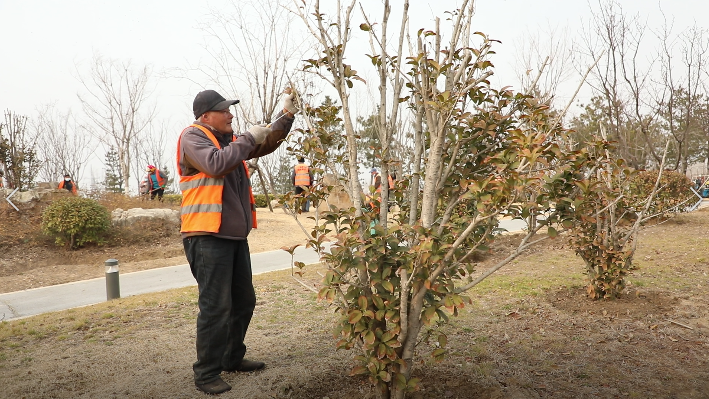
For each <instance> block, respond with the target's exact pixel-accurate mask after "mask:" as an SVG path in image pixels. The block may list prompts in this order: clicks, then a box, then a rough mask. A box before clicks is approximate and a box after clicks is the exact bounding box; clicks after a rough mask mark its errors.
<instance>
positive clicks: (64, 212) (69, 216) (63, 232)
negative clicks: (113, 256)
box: [42, 197, 111, 249]
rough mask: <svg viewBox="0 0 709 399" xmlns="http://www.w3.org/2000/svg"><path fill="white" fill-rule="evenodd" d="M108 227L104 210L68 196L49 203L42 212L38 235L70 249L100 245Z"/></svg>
mask: <svg viewBox="0 0 709 399" xmlns="http://www.w3.org/2000/svg"><path fill="white" fill-rule="evenodd" d="M110 227H111V214H110V213H109V212H108V210H107V209H106V207H104V206H103V205H101V204H99V203H98V202H97V201H95V200H93V199H90V198H81V197H69V198H62V199H60V200H58V201H55V202H53V203H52V204H51V205H49V206H48V207H47V209H45V210H44V213H42V232H44V234H46V235H48V236H51V237H53V238H54V242H55V243H56V244H57V245H61V246H67V247H69V248H70V249H74V248H79V247H81V246H83V245H84V244H88V243H96V244H101V243H103V237H104V235H105V234H106V233H107V232H108V229H109V228H110Z"/></svg>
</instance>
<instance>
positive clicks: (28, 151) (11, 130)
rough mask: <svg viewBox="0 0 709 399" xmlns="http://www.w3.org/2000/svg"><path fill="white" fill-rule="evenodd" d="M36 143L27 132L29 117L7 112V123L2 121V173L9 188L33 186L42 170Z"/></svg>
mask: <svg viewBox="0 0 709 399" xmlns="http://www.w3.org/2000/svg"><path fill="white" fill-rule="evenodd" d="M36 142H37V140H36V137H35V136H33V135H32V133H31V132H29V131H28V130H27V117H26V116H24V115H19V114H17V113H14V112H12V111H10V110H7V111H5V121H4V122H3V121H0V171H1V172H2V175H4V177H5V180H6V181H7V186H8V188H13V189H14V188H19V189H21V190H22V189H28V188H31V187H32V186H33V184H34V179H35V177H36V176H37V173H38V172H39V168H40V160H39V157H38V156H37V152H36V150H35V148H36ZM1 177H2V176H0V178H1Z"/></svg>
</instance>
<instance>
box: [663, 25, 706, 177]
mask: <svg viewBox="0 0 709 399" xmlns="http://www.w3.org/2000/svg"><path fill="white" fill-rule="evenodd" d="M660 39H661V41H662V44H661V55H660V58H661V70H662V73H661V75H662V78H661V83H662V87H663V89H664V90H663V96H662V98H661V99H659V100H658V104H657V107H658V109H659V112H660V114H661V115H662V118H663V121H664V122H665V124H666V129H667V135H668V136H669V139H670V140H671V141H672V143H673V144H674V146H673V147H674V148H673V151H672V152H671V154H672V155H673V158H674V159H673V161H674V165H673V169H674V170H678V171H681V172H682V173H686V172H687V167H688V164H689V160H690V158H696V157H698V156H700V154H702V153H703V146H701V141H700V140H697V137H696V136H698V135H703V133H702V129H701V126H700V121H699V120H697V116H698V114H699V113H700V108H701V107H702V106H703V105H704V104H703V103H704V101H703V98H702V97H703V96H704V95H705V93H704V91H703V88H704V84H705V80H704V79H705V76H706V73H707V71H706V67H707V61H709V60H708V59H707V55H708V54H709V38H708V37H707V31H706V30H704V29H702V28H699V27H697V26H696V25H695V26H693V27H691V28H689V29H687V30H685V31H684V32H682V33H680V34H679V35H677V36H676V37H672V34H671V27H668V26H667V25H665V26H663V29H662V32H661V34H660ZM677 47H679V52H680V55H681V57H679V58H680V62H676V59H677V58H678V57H677V54H676V53H675V49H676V48H677ZM678 64H679V65H678Z"/></svg>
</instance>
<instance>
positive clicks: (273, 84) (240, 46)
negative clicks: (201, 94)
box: [190, 0, 302, 207]
mask: <svg viewBox="0 0 709 399" xmlns="http://www.w3.org/2000/svg"><path fill="white" fill-rule="evenodd" d="M232 6H233V10H231V11H225V10H224V9H219V10H212V11H211V15H210V16H209V18H210V22H209V24H204V25H202V27H203V30H204V32H205V33H206V42H205V49H206V50H207V52H208V53H209V55H210V56H211V57H210V58H209V62H207V63H206V64H204V63H200V64H198V65H196V66H193V67H191V68H190V69H191V70H193V71H196V72H198V73H201V74H203V76H201V77H200V78H199V79H197V80H198V81H199V82H201V83H200V84H199V85H200V86H204V82H208V83H209V84H211V85H214V86H216V87H217V88H218V89H219V91H223V92H224V93H232V94H228V95H227V94H225V95H226V96H227V97H230V98H231V97H232V96H233V95H236V98H238V99H240V100H241V103H240V104H239V105H238V106H237V107H236V110H237V112H236V115H235V117H234V130H235V131H237V130H240V131H245V130H246V128H247V127H248V126H251V125H253V124H257V123H270V122H271V119H272V117H273V116H274V115H275V114H277V113H278V112H279V111H280V108H279V106H280V101H279V96H280V94H281V93H282V92H283V91H284V89H285V88H286V87H287V86H289V85H290V84H289V74H290V72H291V71H294V70H297V69H298V61H299V60H300V59H301V58H302V57H301V56H300V55H299V54H298V49H299V47H300V45H301V42H300V41H299V40H298V39H296V37H297V35H295V34H293V33H292V32H291V26H292V25H293V24H292V23H291V21H292V18H293V17H292V15H291V14H290V13H289V12H288V10H286V9H285V8H284V7H282V6H281V5H280V4H279V1H278V0H266V1H254V0H250V1H238V2H236V1H235V2H233V3H232ZM192 80H193V81H194V80H195V78H193V79H192ZM248 165H249V169H250V172H252V173H254V172H256V173H258V174H259V181H260V184H261V190H262V191H263V192H264V193H268V190H267V188H266V181H271V180H272V178H271V177H270V176H267V177H266V179H264V177H263V176H261V174H262V173H264V172H266V173H267V171H268V170H271V169H270V168H268V169H267V170H262V169H261V168H260V167H259V159H258V158H255V159H251V160H250V161H248ZM271 192H272V193H273V187H271ZM269 203H270V201H269ZM269 207H270V205H269Z"/></svg>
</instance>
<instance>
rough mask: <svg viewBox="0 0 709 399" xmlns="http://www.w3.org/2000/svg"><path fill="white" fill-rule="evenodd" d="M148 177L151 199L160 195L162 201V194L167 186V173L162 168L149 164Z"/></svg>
mask: <svg viewBox="0 0 709 399" xmlns="http://www.w3.org/2000/svg"><path fill="white" fill-rule="evenodd" d="M147 172H148V177H147V178H146V179H147V182H148V189H149V190H150V199H151V200H153V199H155V196H157V197H158V201H162V196H163V194H165V186H167V179H166V178H165V174H163V173H162V171H161V170H158V169H157V168H156V167H155V166H153V165H148V167H147Z"/></svg>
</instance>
